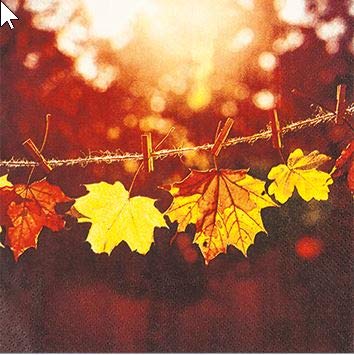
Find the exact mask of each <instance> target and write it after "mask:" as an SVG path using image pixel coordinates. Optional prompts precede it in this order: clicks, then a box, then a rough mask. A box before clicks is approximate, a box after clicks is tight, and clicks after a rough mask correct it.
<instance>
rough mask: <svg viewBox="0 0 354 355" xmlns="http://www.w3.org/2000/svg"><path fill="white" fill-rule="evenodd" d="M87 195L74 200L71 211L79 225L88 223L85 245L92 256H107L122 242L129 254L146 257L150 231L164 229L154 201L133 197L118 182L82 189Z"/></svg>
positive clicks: (152, 238) (87, 186)
mask: <svg viewBox="0 0 354 355" xmlns="http://www.w3.org/2000/svg"><path fill="white" fill-rule="evenodd" d="M85 187H86V188H87V190H88V194H87V195H85V196H83V197H80V198H78V199H76V202H75V204H74V206H73V207H74V208H75V209H76V210H77V211H78V212H79V214H80V215H81V216H80V217H79V218H78V221H79V222H80V223H82V222H91V223H92V225H91V228H90V231H89V234H88V236H87V241H88V242H89V243H90V244H91V247H92V250H93V251H94V252H95V253H108V254H110V253H111V252H112V250H113V248H114V247H116V246H117V245H118V244H119V243H120V242H122V241H125V242H127V244H128V245H129V247H130V249H131V250H132V251H135V250H136V251H137V252H138V253H140V254H146V253H147V252H148V251H149V249H150V247H151V244H152V243H153V241H154V228H155V227H166V226H167V225H166V222H165V220H164V218H163V215H162V214H161V213H160V211H159V210H158V209H157V208H156V207H155V206H154V202H155V200H153V199H151V198H148V197H142V196H136V197H132V198H130V197H129V193H128V191H127V190H126V189H125V188H124V186H123V184H122V183H120V182H119V181H117V182H115V183H114V184H113V185H112V184H108V183H106V182H100V183H97V184H89V185H85Z"/></svg>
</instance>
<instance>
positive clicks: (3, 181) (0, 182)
mask: <svg viewBox="0 0 354 355" xmlns="http://www.w3.org/2000/svg"><path fill="white" fill-rule="evenodd" d="M7 177H8V175H3V176H0V188H2V187H11V186H13V185H12V184H11V182H10V181H9V180H7Z"/></svg>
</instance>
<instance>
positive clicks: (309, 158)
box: [268, 148, 333, 203]
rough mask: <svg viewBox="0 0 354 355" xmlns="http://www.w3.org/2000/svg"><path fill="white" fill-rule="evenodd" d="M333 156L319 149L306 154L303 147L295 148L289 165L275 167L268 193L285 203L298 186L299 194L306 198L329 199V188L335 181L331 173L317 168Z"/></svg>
mask: <svg viewBox="0 0 354 355" xmlns="http://www.w3.org/2000/svg"><path fill="white" fill-rule="evenodd" d="M330 159H331V158H330V157H328V156H327V155H325V154H320V153H319V152H318V151H317V150H314V151H313V152H311V153H309V154H308V155H304V153H303V151H302V150H301V149H299V148H298V149H296V150H294V151H293V152H292V153H291V154H290V155H289V157H288V162H287V165H285V164H280V165H277V166H275V167H273V168H272V169H271V170H270V172H269V174H268V179H269V180H274V181H273V182H272V183H271V184H270V185H269V188H268V193H269V194H270V195H274V196H275V198H276V199H277V200H278V201H279V202H280V203H285V202H286V201H287V200H288V199H289V198H290V197H291V196H292V195H293V192H294V189H295V187H296V189H297V191H298V193H299V195H300V196H301V197H302V198H303V199H304V200H305V201H310V200H311V199H313V198H314V199H315V200H318V201H321V200H327V199H328V193H329V188H328V186H329V185H331V184H332V183H333V180H332V178H331V175H330V174H328V173H326V172H323V171H320V170H317V168H318V167H319V166H320V165H322V164H323V163H325V162H327V161H329V160H330Z"/></svg>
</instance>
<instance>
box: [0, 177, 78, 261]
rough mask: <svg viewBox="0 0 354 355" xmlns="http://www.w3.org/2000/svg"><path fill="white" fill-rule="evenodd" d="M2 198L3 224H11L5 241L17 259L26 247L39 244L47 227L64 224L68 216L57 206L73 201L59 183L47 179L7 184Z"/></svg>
mask: <svg viewBox="0 0 354 355" xmlns="http://www.w3.org/2000/svg"><path fill="white" fill-rule="evenodd" d="M0 199H1V203H2V207H1V215H0V217H1V224H4V225H6V226H7V227H8V228H7V233H6V236H5V244H6V245H8V246H9V247H10V248H11V250H12V252H13V254H14V257H15V260H16V261H17V260H18V258H19V256H20V255H21V254H22V253H23V252H24V251H25V250H27V249H28V248H31V247H34V248H36V247H37V241H38V236H39V234H40V232H41V231H42V229H43V227H48V228H49V229H51V230H52V231H59V230H60V229H62V228H63V227H64V220H63V218H62V216H61V215H59V214H58V213H57V212H56V211H55V207H56V205H57V204H58V203H62V202H69V201H71V199H70V198H69V197H67V196H66V195H65V194H64V193H63V191H62V190H61V189H60V188H59V187H58V186H54V185H51V184H50V183H48V182H47V181H46V180H41V181H36V182H34V183H32V184H30V185H25V184H16V185H13V186H9V185H7V186H4V187H2V188H0Z"/></svg>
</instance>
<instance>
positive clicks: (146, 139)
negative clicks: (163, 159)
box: [141, 133, 154, 173]
mask: <svg viewBox="0 0 354 355" xmlns="http://www.w3.org/2000/svg"><path fill="white" fill-rule="evenodd" d="M141 150H142V152H143V158H144V169H145V171H147V172H148V173H151V172H152V171H154V159H153V157H152V152H153V149H152V138H151V133H147V134H143V135H142V136H141Z"/></svg>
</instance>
